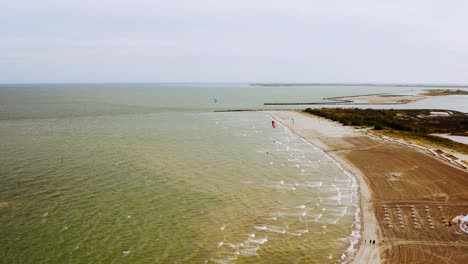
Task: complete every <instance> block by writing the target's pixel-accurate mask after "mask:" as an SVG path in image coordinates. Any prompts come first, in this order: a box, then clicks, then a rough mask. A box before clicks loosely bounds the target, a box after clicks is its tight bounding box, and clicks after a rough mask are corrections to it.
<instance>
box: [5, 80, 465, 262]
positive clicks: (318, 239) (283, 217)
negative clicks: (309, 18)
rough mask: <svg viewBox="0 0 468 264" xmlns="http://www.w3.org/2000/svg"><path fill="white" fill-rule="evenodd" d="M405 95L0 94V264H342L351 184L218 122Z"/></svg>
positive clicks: (303, 144)
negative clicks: (353, 98) (339, 99)
mask: <svg viewBox="0 0 468 264" xmlns="http://www.w3.org/2000/svg"><path fill="white" fill-rule="evenodd" d="M415 89H418V88H414V87H399V86H398V87H392V86H365V85H363V86H339V85H336V86H320V85H318V86H314V85H309V86H253V85H250V84H245V83H154V84H150V83H148V84H132V83H128V84H123V83H122V84H104V83H102V84H2V85H0V263H346V262H348V261H349V259H350V258H351V257H352V255H353V253H354V251H355V249H356V243H357V241H358V239H359V231H360V228H361V220H360V208H359V206H358V205H359V196H358V185H357V182H356V179H355V178H354V176H353V175H351V174H349V173H348V172H346V171H345V170H343V169H342V168H341V166H340V165H339V164H338V163H337V162H336V161H334V160H333V159H332V158H330V157H329V156H328V155H327V154H326V153H324V152H323V151H322V150H320V149H319V148H317V147H315V146H314V145H312V144H310V143H309V142H307V141H305V140H304V139H302V138H301V137H298V136H297V135H295V134H293V133H292V132H291V131H289V130H288V129H287V128H286V127H284V126H283V125H281V124H278V125H279V126H278V127H277V128H272V127H271V117H269V116H268V115H266V114H263V113H261V112H222V110H230V109H272V108H275V109H278V108H288V109H291V108H296V109H303V108H305V106H283V107H281V106H265V105H263V104H264V103H265V102H304V101H308V102H322V101H323V102H326V101H327V100H326V99H324V98H328V97H333V96H344V95H346V96H347V95H358V94H373V93H405V92H406V93H407V92H413V91H414V90H415ZM456 100H459V97H456ZM462 102H465V103H466V100H465V99H462ZM448 105H450V106H451V107H454V106H453V104H451V103H448ZM459 105H460V107H466V104H464V103H462V104H459ZM431 106H433V105H431ZM366 107H368V106H366ZM219 111H221V112H219Z"/></svg>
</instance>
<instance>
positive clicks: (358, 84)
mask: <svg viewBox="0 0 468 264" xmlns="http://www.w3.org/2000/svg"><path fill="white" fill-rule="evenodd" d="M250 85H251V86H271V87H276V86H290V87H296V86H297V87H302V86H376V87H414V88H425V87H429V88H431V87H434V88H438V87H444V88H468V84H401V83H251V84H250Z"/></svg>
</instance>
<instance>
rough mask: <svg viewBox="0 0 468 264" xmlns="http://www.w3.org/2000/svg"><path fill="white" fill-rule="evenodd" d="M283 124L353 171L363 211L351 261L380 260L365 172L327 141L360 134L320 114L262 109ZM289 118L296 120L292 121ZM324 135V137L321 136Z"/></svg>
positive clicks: (377, 233) (378, 229) (377, 232)
mask: <svg viewBox="0 0 468 264" xmlns="http://www.w3.org/2000/svg"><path fill="white" fill-rule="evenodd" d="M264 113H266V114H268V115H270V116H272V117H273V118H274V119H276V120H277V121H280V122H281V123H282V124H283V125H285V126H287V127H288V128H289V129H290V130H291V131H293V132H294V133H296V134H297V135H299V136H301V137H303V138H305V139H306V140H308V141H309V142H311V143H312V144H314V145H315V146H317V147H319V148H321V149H322V150H323V151H325V152H326V153H327V154H328V155H330V156H331V157H332V158H334V159H335V160H336V161H337V162H339V163H340V164H341V165H342V166H343V168H344V169H346V170H347V171H348V172H350V173H351V174H353V175H354V176H355V177H356V178H357V180H358V183H359V193H360V206H361V213H362V218H361V219H362V228H361V241H360V242H359V243H358V250H357V252H356V254H355V257H354V259H353V262H354V263H381V259H380V255H381V248H380V246H378V244H379V241H381V238H382V232H381V230H380V226H379V225H378V223H377V219H376V217H375V214H374V206H373V205H372V199H371V197H372V196H371V190H370V189H369V187H368V186H367V184H366V182H365V180H364V175H363V174H362V172H361V171H360V170H359V169H357V168H356V167H355V166H353V165H352V164H350V163H349V162H347V161H345V160H344V159H343V157H342V156H340V153H339V152H335V151H334V149H333V147H332V146H329V145H327V143H326V142H329V141H330V138H343V137H362V134H360V133H358V132H356V131H354V130H353V129H351V128H348V127H344V126H342V125H340V124H337V123H334V122H331V121H328V120H325V119H323V118H319V117H314V116H312V115H305V114H301V113H299V112H295V111H264ZM292 118H294V119H295V124H294V125H293V124H292ZM323 139H327V140H323ZM363 240H367V241H368V240H376V242H377V245H370V244H364V243H363Z"/></svg>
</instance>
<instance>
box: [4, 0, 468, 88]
mask: <svg viewBox="0 0 468 264" xmlns="http://www.w3.org/2000/svg"><path fill="white" fill-rule="evenodd" d="M467 12H468V1H466V0H460V1H452V0H448V1H447V0H446V1H443V0H440V1H431V0H424V1H419V0H401V1H400V0H388V1H378V0H369V1H354V0H342V1H338V0H326V1H315V0H282V1H276V0H229V1H228V0H167V1H166V0H128V1H123V0H76V1H75V0H41V1H37V0H6V1H5V0H3V1H0V82H3V83H4V82H106V81H111V82H166V81H175V82H187V81H224V82H379V83H453V84H462V83H464V84H468V13H467Z"/></svg>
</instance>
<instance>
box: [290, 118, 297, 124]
mask: <svg viewBox="0 0 468 264" xmlns="http://www.w3.org/2000/svg"><path fill="white" fill-rule="evenodd" d="M291 122H292V124H293V125H294V124H295V123H296V119H294V117H293V118H291Z"/></svg>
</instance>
